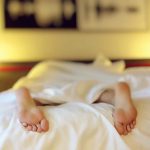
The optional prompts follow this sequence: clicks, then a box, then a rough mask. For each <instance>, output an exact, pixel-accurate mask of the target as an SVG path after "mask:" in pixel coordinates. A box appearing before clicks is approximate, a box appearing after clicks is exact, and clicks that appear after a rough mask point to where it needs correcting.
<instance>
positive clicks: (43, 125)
mask: <svg viewBox="0 0 150 150" xmlns="http://www.w3.org/2000/svg"><path fill="white" fill-rule="evenodd" d="M41 128H42V130H43V131H48V129H49V122H48V120H47V119H42V120H41Z"/></svg>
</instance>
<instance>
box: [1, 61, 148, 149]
mask: <svg viewBox="0 0 150 150" xmlns="http://www.w3.org/2000/svg"><path fill="white" fill-rule="evenodd" d="M149 74H150V69H146V68H144V69H142V70H140V69H137V70H133V69H130V70H127V71H124V72H123V73H116V72H114V71H112V70H111V71H110V70H109V69H108V68H105V67H99V66H94V65H84V64H76V63H68V62H49V61H46V62H43V63H40V64H39V65H37V66H35V67H34V68H33V69H32V70H31V71H30V73H29V74H28V76H26V77H24V78H22V79H20V80H19V81H18V82H17V83H16V84H15V86H14V88H16V87H18V86H22V85H24V86H27V87H28V88H29V89H30V91H31V94H32V96H33V97H35V98H37V99H39V100H41V101H42V102H44V103H48V102H57V103H62V104H61V105H59V106H46V107H41V109H43V111H44V113H45V115H46V117H47V118H48V120H49V122H50V130H49V131H48V132H46V133H33V132H28V131H25V130H24V129H23V128H22V126H21V125H20V123H19V121H18V119H17V115H16V103H15V95H14V94H13V93H12V92H9V93H8V92H7V93H6V92H5V91H4V92H2V93H0V150H149V149H150V130H149V128H150V115H149V114H150V77H149ZM118 80H121V81H127V82H128V83H129V84H130V87H131V90H132V97H133V100H134V103H135V106H136V108H137V110H138V117H137V125H136V127H135V129H134V130H133V131H132V132H131V133H130V134H128V135H127V136H120V135H119V134H118V133H117V131H116V130H115V128H114V126H113V118H112V111H113V109H114V108H113V106H111V105H109V104H104V103H99V104H91V103H92V102H93V101H94V100H95V98H96V96H97V94H98V93H99V92H101V90H102V89H103V88H104V87H107V86H108V85H110V84H112V83H114V82H116V81H118ZM99 83H100V84H99ZM64 102H65V103H64Z"/></svg>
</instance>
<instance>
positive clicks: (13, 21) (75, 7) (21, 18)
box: [4, 0, 147, 31]
mask: <svg viewBox="0 0 150 150" xmlns="http://www.w3.org/2000/svg"><path fill="white" fill-rule="evenodd" d="M4 11H5V27H6V28H42V29H43V28H44V29H47V28H52V29H76V30H80V31H135V30H145V29H147V21H146V18H147V16H146V12H147V10H146V1H145V0H138V1H137V0H130V3H129V1H127V0H122V1H120V0H107V1H106V0H5V9H4Z"/></svg>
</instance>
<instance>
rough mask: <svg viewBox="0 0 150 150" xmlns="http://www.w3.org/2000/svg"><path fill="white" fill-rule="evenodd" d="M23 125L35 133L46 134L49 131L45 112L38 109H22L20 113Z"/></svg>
mask: <svg viewBox="0 0 150 150" xmlns="http://www.w3.org/2000/svg"><path fill="white" fill-rule="evenodd" d="M18 113H19V114H18V116H19V120H20V122H21V124H22V125H23V126H24V127H25V128H26V129H27V130H28V131H34V132H45V131H48V129H49V123H48V121H47V119H46V118H45V117H44V115H43V112H42V111H41V110H40V109H39V108H38V107H37V106H35V107H30V108H26V109H24V110H23V109H22V110H20V111H19V112H18Z"/></svg>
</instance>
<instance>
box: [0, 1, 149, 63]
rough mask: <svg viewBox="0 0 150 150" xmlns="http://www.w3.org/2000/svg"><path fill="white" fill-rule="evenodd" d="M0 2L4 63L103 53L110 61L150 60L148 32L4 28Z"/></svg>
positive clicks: (0, 50)
mask: <svg viewBox="0 0 150 150" xmlns="http://www.w3.org/2000/svg"><path fill="white" fill-rule="evenodd" d="M147 3H148V5H147V8H148V9H147V10H148V11H149V12H147V13H148V14H150V1H149V0H147ZM2 10H3V0H2V1H0V61H31V60H32V61H36V60H42V59H48V58H52V59H59V58H61V59H93V58H95V57H96V55H97V54H98V53H99V52H101V53H103V54H105V55H106V56H108V57H110V58H150V23H149V22H150V16H149V17H148V20H147V21H148V29H147V30H146V31H138V32H127V33H126V32H122V33H121V32H117V33H115V32H110V33H109V32H103V33H96V32H95V33H85V32H78V31H67V32H66V31H50V30H36V29H34V30H33V29H29V30H27V29H25V30H19V29H18V30H14V29H13V30H12V29H7V30H6V29H4V21H3V20H4V19H3V11H2Z"/></svg>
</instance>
